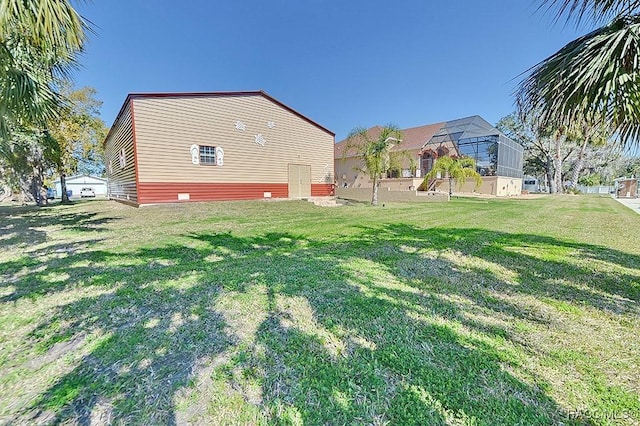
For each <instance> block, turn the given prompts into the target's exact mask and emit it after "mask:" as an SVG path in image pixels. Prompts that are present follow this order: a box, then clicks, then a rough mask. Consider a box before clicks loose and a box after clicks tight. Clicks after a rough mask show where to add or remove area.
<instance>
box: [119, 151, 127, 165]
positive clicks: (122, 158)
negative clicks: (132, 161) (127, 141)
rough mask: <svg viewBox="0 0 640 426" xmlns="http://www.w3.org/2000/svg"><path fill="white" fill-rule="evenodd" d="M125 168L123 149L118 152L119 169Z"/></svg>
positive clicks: (125, 159)
mask: <svg viewBox="0 0 640 426" xmlns="http://www.w3.org/2000/svg"><path fill="white" fill-rule="evenodd" d="M126 166H127V155H126V154H125V152H124V148H122V149H121V150H120V168H121V169H124V168H125V167H126Z"/></svg>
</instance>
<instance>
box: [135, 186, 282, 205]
mask: <svg viewBox="0 0 640 426" xmlns="http://www.w3.org/2000/svg"><path fill="white" fill-rule="evenodd" d="M138 190H139V200H140V201H139V202H140V204H154V203H177V202H180V200H178V194H185V193H187V194H189V200H188V201H221V200H256V199H261V198H264V193H265V192H271V197H273V198H287V196H288V185H287V184H282V183H202V182H198V183H183V182H172V183H169V182H140V187H139V188H138ZM185 201H187V200H185Z"/></svg>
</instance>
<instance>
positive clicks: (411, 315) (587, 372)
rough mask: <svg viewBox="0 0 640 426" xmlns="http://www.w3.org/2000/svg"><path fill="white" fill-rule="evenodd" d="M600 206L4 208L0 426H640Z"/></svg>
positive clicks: (618, 251)
mask: <svg viewBox="0 0 640 426" xmlns="http://www.w3.org/2000/svg"><path fill="white" fill-rule="evenodd" d="M639 230H640V216H638V215H636V214H634V213H633V212H632V211H631V210H628V209H626V208H625V207H623V206H622V205H620V204H618V203H616V202H615V201H614V200H611V199H609V198H608V197H588V196H580V197H570V196H566V197H543V198H539V199H529V200H516V199H504V200H501V199H498V200H486V199H455V200H453V201H451V202H450V203H446V204H394V205H389V204H387V205H386V206H385V207H378V208H372V207H369V206H366V205H362V204H356V205H349V206H344V207H340V208H334V209H331V208H321V207H316V206H313V205H312V204H310V203H306V202H303V201H299V202H294V201H282V202H262V201H256V202H220V203H194V204H181V205H170V206H156V207H147V208H141V209H135V208H131V207H127V206H124V205H121V204H117V203H115V202H108V201H87V202H78V203H76V204H74V205H70V206H53V207H50V208H43V209H37V208H26V207H25V208H18V207H0V423H2V424H16V423H17V424H32V423H80V424H99V423H107V422H110V423H122V424H146V425H148V424H174V423H200V424H336V425H343V424H373V425H385V424H390V425H396V424H397V425H411V424H416V425H438V424H451V425H457V424H461V425H462V424H464V425H516V424H521V425H550V424H560V423H564V424H586V425H606V424H626V425H634V424H636V425H637V424H640V306H639V303H640V246H639V244H638V243H639V242H640V232H639Z"/></svg>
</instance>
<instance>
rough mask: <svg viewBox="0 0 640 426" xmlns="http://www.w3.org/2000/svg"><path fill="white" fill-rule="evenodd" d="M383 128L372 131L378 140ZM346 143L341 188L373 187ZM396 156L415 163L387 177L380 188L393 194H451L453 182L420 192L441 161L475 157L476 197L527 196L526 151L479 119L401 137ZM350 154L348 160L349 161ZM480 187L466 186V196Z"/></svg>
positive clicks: (339, 161) (340, 155) (339, 164)
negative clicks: (404, 155) (479, 179)
mask: <svg viewBox="0 0 640 426" xmlns="http://www.w3.org/2000/svg"><path fill="white" fill-rule="evenodd" d="M381 129H382V127H380V126H375V127H372V128H371V129H369V130H368V132H370V134H371V136H372V137H374V138H375V137H376V135H378V134H379V133H380V131H381ZM347 144H348V141H347V140H344V141H341V142H339V143H337V144H336V146H335V147H334V157H335V170H336V178H337V185H338V186H339V187H341V188H366V187H369V188H370V187H371V181H370V179H369V177H368V176H367V175H366V174H365V173H363V172H361V171H357V170H356V169H357V167H358V165H359V161H360V160H359V159H358V158H356V157H355V156H353V153H349V152H346V151H348V150H346V146H347ZM393 149H395V150H403V151H406V152H407V154H408V156H409V157H410V159H411V160H408V161H405V163H404V165H403V168H402V169H401V170H400V171H398V172H396V173H395V174H394V175H390V176H386V177H383V179H382V180H381V181H380V186H381V187H383V188H389V189H391V190H413V189H418V188H420V189H424V190H426V189H429V190H440V191H448V184H449V182H448V179H445V178H444V176H440V178H437V179H433V180H432V181H431V182H429V187H428V188H425V187H424V186H421V185H422V183H423V180H424V176H425V175H426V174H427V173H429V171H431V169H432V168H433V164H434V163H435V161H436V160H437V159H438V157H442V156H450V157H462V156H466V157H471V158H473V159H474V160H475V161H476V169H477V172H478V173H479V174H480V175H481V176H482V185H481V186H480V187H479V188H478V189H477V192H479V193H484V194H492V195H497V196H509V195H519V194H520V193H521V192H522V176H523V173H522V164H523V148H522V146H521V145H519V144H517V143H516V142H514V141H512V140H511V139H509V138H508V137H506V136H505V135H503V134H502V133H501V132H500V131H499V130H498V129H496V128H495V127H493V126H492V125H491V124H489V123H488V122H487V121H486V120H484V119H483V118H482V117H480V116H478V115H475V116H472V117H467V118H461V119H458V120H452V121H447V122H443V123H435V124H429V125H426V126H420V127H412V128H409V129H404V130H403V131H402V142H401V143H400V144H399V145H397V146H396V147H394V148H393ZM345 152H346V155H345ZM474 189H475V182H471V180H470V181H469V182H467V183H466V184H465V185H464V186H463V187H462V191H465V192H472V191H474Z"/></svg>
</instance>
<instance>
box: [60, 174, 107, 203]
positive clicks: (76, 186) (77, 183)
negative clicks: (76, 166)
mask: <svg viewBox="0 0 640 426" xmlns="http://www.w3.org/2000/svg"><path fill="white" fill-rule="evenodd" d="M66 184H67V191H71V196H72V197H79V196H80V191H81V190H82V188H91V189H93V191H94V192H95V194H96V197H105V196H106V195H107V179H104V178H101V177H97V176H89V175H76V176H69V177H67V179H66ZM54 185H55V190H56V198H61V197H62V187H61V185H60V179H59V178H58V179H56V180H55V181H54Z"/></svg>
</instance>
